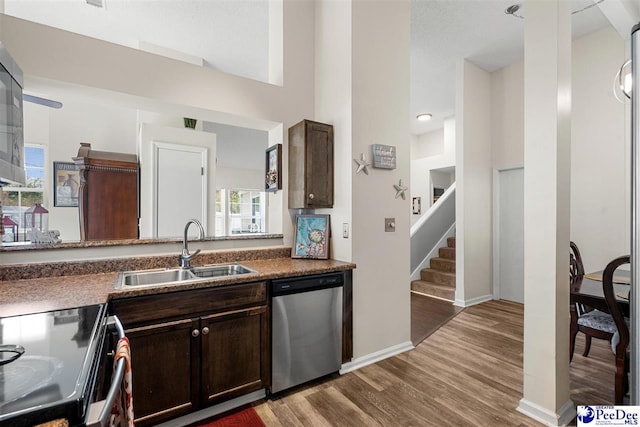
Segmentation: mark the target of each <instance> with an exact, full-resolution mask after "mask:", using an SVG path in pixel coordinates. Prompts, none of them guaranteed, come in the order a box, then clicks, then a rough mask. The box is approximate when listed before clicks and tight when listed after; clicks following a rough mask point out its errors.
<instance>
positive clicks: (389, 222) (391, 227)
mask: <svg viewBox="0 0 640 427" xmlns="http://www.w3.org/2000/svg"><path fill="white" fill-rule="evenodd" d="M384 231H386V232H394V231H396V219H395V218H385V219H384Z"/></svg>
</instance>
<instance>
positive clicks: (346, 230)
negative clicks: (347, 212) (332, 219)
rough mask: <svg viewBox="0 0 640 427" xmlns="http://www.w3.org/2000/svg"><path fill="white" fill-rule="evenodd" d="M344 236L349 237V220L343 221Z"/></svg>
mask: <svg viewBox="0 0 640 427" xmlns="http://www.w3.org/2000/svg"><path fill="white" fill-rule="evenodd" d="M342 237H343V238H344V239H348V238H349V223H348V222H343V223H342Z"/></svg>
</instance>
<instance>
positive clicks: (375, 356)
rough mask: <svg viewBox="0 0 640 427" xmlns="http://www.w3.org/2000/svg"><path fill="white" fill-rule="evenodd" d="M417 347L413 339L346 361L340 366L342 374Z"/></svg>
mask: <svg viewBox="0 0 640 427" xmlns="http://www.w3.org/2000/svg"><path fill="white" fill-rule="evenodd" d="M414 348H415V347H414V346H413V344H412V343H411V341H407V342H403V343H401V344H397V345H394V346H391V347H387V348H385V349H382V350H379V351H376V352H374V353H370V354H367V355H366V356H362V357H358V358H357V359H353V360H352V361H351V362H348V363H345V364H343V365H342V367H341V368H340V375H344V374H346V373H347V372H351V371H355V370H356V369H360V368H363V367H365V366H367V365H371V364H373V363H376V362H379V361H381V360H384V359H388V358H389V357H392V356H395V355H396V354H400V353H404V352H405V351H407V350H413V349H414Z"/></svg>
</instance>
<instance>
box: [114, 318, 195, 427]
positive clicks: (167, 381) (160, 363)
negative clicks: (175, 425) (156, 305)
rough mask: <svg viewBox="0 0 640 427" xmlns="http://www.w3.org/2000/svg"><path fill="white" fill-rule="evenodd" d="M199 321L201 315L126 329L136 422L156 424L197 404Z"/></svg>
mask: <svg viewBox="0 0 640 427" xmlns="http://www.w3.org/2000/svg"><path fill="white" fill-rule="evenodd" d="M198 325H199V322H198V319H184V320H178V321H174V322H166V323H160V324H154V325H149V326H145V327H140V328H133V329H127V330H126V334H127V337H128V338H129V342H130V344H131V365H132V366H131V369H132V378H133V379H132V381H133V408H134V415H135V424H136V426H138V427H142V426H147V425H155V424H158V423H159V422H162V421H165V420H168V419H171V418H175V417H178V416H181V415H184V414H186V413H189V412H191V411H193V410H194V409H195V408H196V407H197V406H198V397H199V395H200V390H199V378H198V377H199V361H200V357H199V355H200V340H199V337H198V334H199V332H194V331H198ZM194 335H195V337H194Z"/></svg>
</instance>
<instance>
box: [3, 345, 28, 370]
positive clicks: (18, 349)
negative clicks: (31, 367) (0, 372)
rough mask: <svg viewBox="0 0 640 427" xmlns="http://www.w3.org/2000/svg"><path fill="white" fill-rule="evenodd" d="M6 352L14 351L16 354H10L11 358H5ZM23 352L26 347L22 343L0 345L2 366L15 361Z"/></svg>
mask: <svg viewBox="0 0 640 427" xmlns="http://www.w3.org/2000/svg"><path fill="white" fill-rule="evenodd" d="M4 353H14V354H13V356H10V357H9V358H7V359H5V355H4ZM23 353H24V347H23V346H21V345H13V344H5V345H0V366H2V365H6V364H7V363H11V362H13V361H14V360H16V359H17V358H18V357H20V356H22V354H23Z"/></svg>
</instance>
